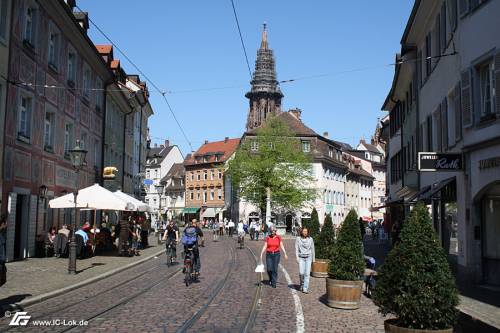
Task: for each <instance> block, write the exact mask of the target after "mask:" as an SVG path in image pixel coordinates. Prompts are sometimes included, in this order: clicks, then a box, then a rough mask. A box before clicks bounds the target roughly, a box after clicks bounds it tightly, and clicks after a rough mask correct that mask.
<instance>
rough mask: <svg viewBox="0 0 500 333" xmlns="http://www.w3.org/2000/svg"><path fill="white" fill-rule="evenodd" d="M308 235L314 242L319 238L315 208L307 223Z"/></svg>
mask: <svg viewBox="0 0 500 333" xmlns="http://www.w3.org/2000/svg"><path fill="white" fill-rule="evenodd" d="M308 229H309V235H310V236H311V237H312V238H313V239H314V241H316V239H317V238H318V236H319V217H318V211H317V210H316V208H313V210H312V213H311V220H310V221H309V228H308Z"/></svg>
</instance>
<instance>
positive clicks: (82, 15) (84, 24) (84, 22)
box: [73, 12, 89, 33]
mask: <svg viewBox="0 0 500 333" xmlns="http://www.w3.org/2000/svg"><path fill="white" fill-rule="evenodd" d="M73 16H75V19H76V22H78V24H79V25H80V27H81V28H82V29H83V30H84V31H85V33H87V31H88V30H89V13H87V12H73Z"/></svg>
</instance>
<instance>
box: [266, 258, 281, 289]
mask: <svg viewBox="0 0 500 333" xmlns="http://www.w3.org/2000/svg"><path fill="white" fill-rule="evenodd" d="M279 264H280V253H279V252H275V253H271V252H267V254H266V267H267V274H268V275H269V282H271V285H272V286H274V287H275V286H276V282H277V281H278V267H279Z"/></svg>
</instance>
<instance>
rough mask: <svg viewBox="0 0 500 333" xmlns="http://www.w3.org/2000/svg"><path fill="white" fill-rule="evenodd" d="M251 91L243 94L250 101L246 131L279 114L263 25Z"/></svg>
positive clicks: (278, 92) (278, 93) (278, 96)
mask: <svg viewBox="0 0 500 333" xmlns="http://www.w3.org/2000/svg"><path fill="white" fill-rule="evenodd" d="M250 83H251V84H252V89H251V90H250V91H249V92H247V93H246V94H245V97H246V98H248V99H249V101H250V108H249V110H248V118H247V131H248V130H251V129H253V128H256V127H259V126H260V125H261V124H262V123H263V122H264V121H265V120H266V118H267V117H269V115H272V114H278V113H279V112H281V98H283V94H282V93H281V90H280V87H279V83H278V80H277V79H276V67H275V63H274V55H273V50H271V49H269V48H268V45H267V29H266V24H265V23H264V30H263V31H262V42H261V44H260V49H259V50H258V51H257V60H255V71H254V73H253V79H252V81H251V82H250Z"/></svg>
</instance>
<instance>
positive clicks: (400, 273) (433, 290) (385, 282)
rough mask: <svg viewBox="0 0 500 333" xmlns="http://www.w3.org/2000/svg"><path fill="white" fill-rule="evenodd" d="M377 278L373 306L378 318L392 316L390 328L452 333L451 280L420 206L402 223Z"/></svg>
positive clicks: (454, 298) (453, 287)
mask: <svg viewBox="0 0 500 333" xmlns="http://www.w3.org/2000/svg"><path fill="white" fill-rule="evenodd" d="M378 273H379V275H378V279H377V287H376V288H375V290H374V293H373V300H374V302H375V304H376V305H377V306H378V307H379V310H380V312H381V313H383V314H384V315H386V314H388V313H392V314H394V315H396V317H397V318H396V325H398V326H402V327H407V328H413V329H424V330H439V329H447V328H451V327H453V325H454V324H455V322H456V319H457V315H458V312H457V309H456V306H457V305H458V293H457V289H456V285H455V280H454V278H453V276H452V274H451V270H450V267H449V264H448V261H447V258H446V254H445V252H444V250H443V248H442V246H441V244H440V243H439V240H438V238H437V237H436V233H435V232H434V228H433V226H432V220H431V217H430V216H429V212H428V210H427V207H426V206H425V205H424V204H423V203H419V204H417V206H416V207H415V208H414V209H413V211H412V212H411V214H410V216H409V218H408V219H407V220H406V221H405V223H404V225H403V228H402V230H401V234H400V241H399V242H398V243H396V245H395V246H394V248H393V249H392V250H391V251H390V252H389V254H388V255H387V258H386V259H385V262H384V264H383V265H382V266H381V267H380V269H379V272H378Z"/></svg>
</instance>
